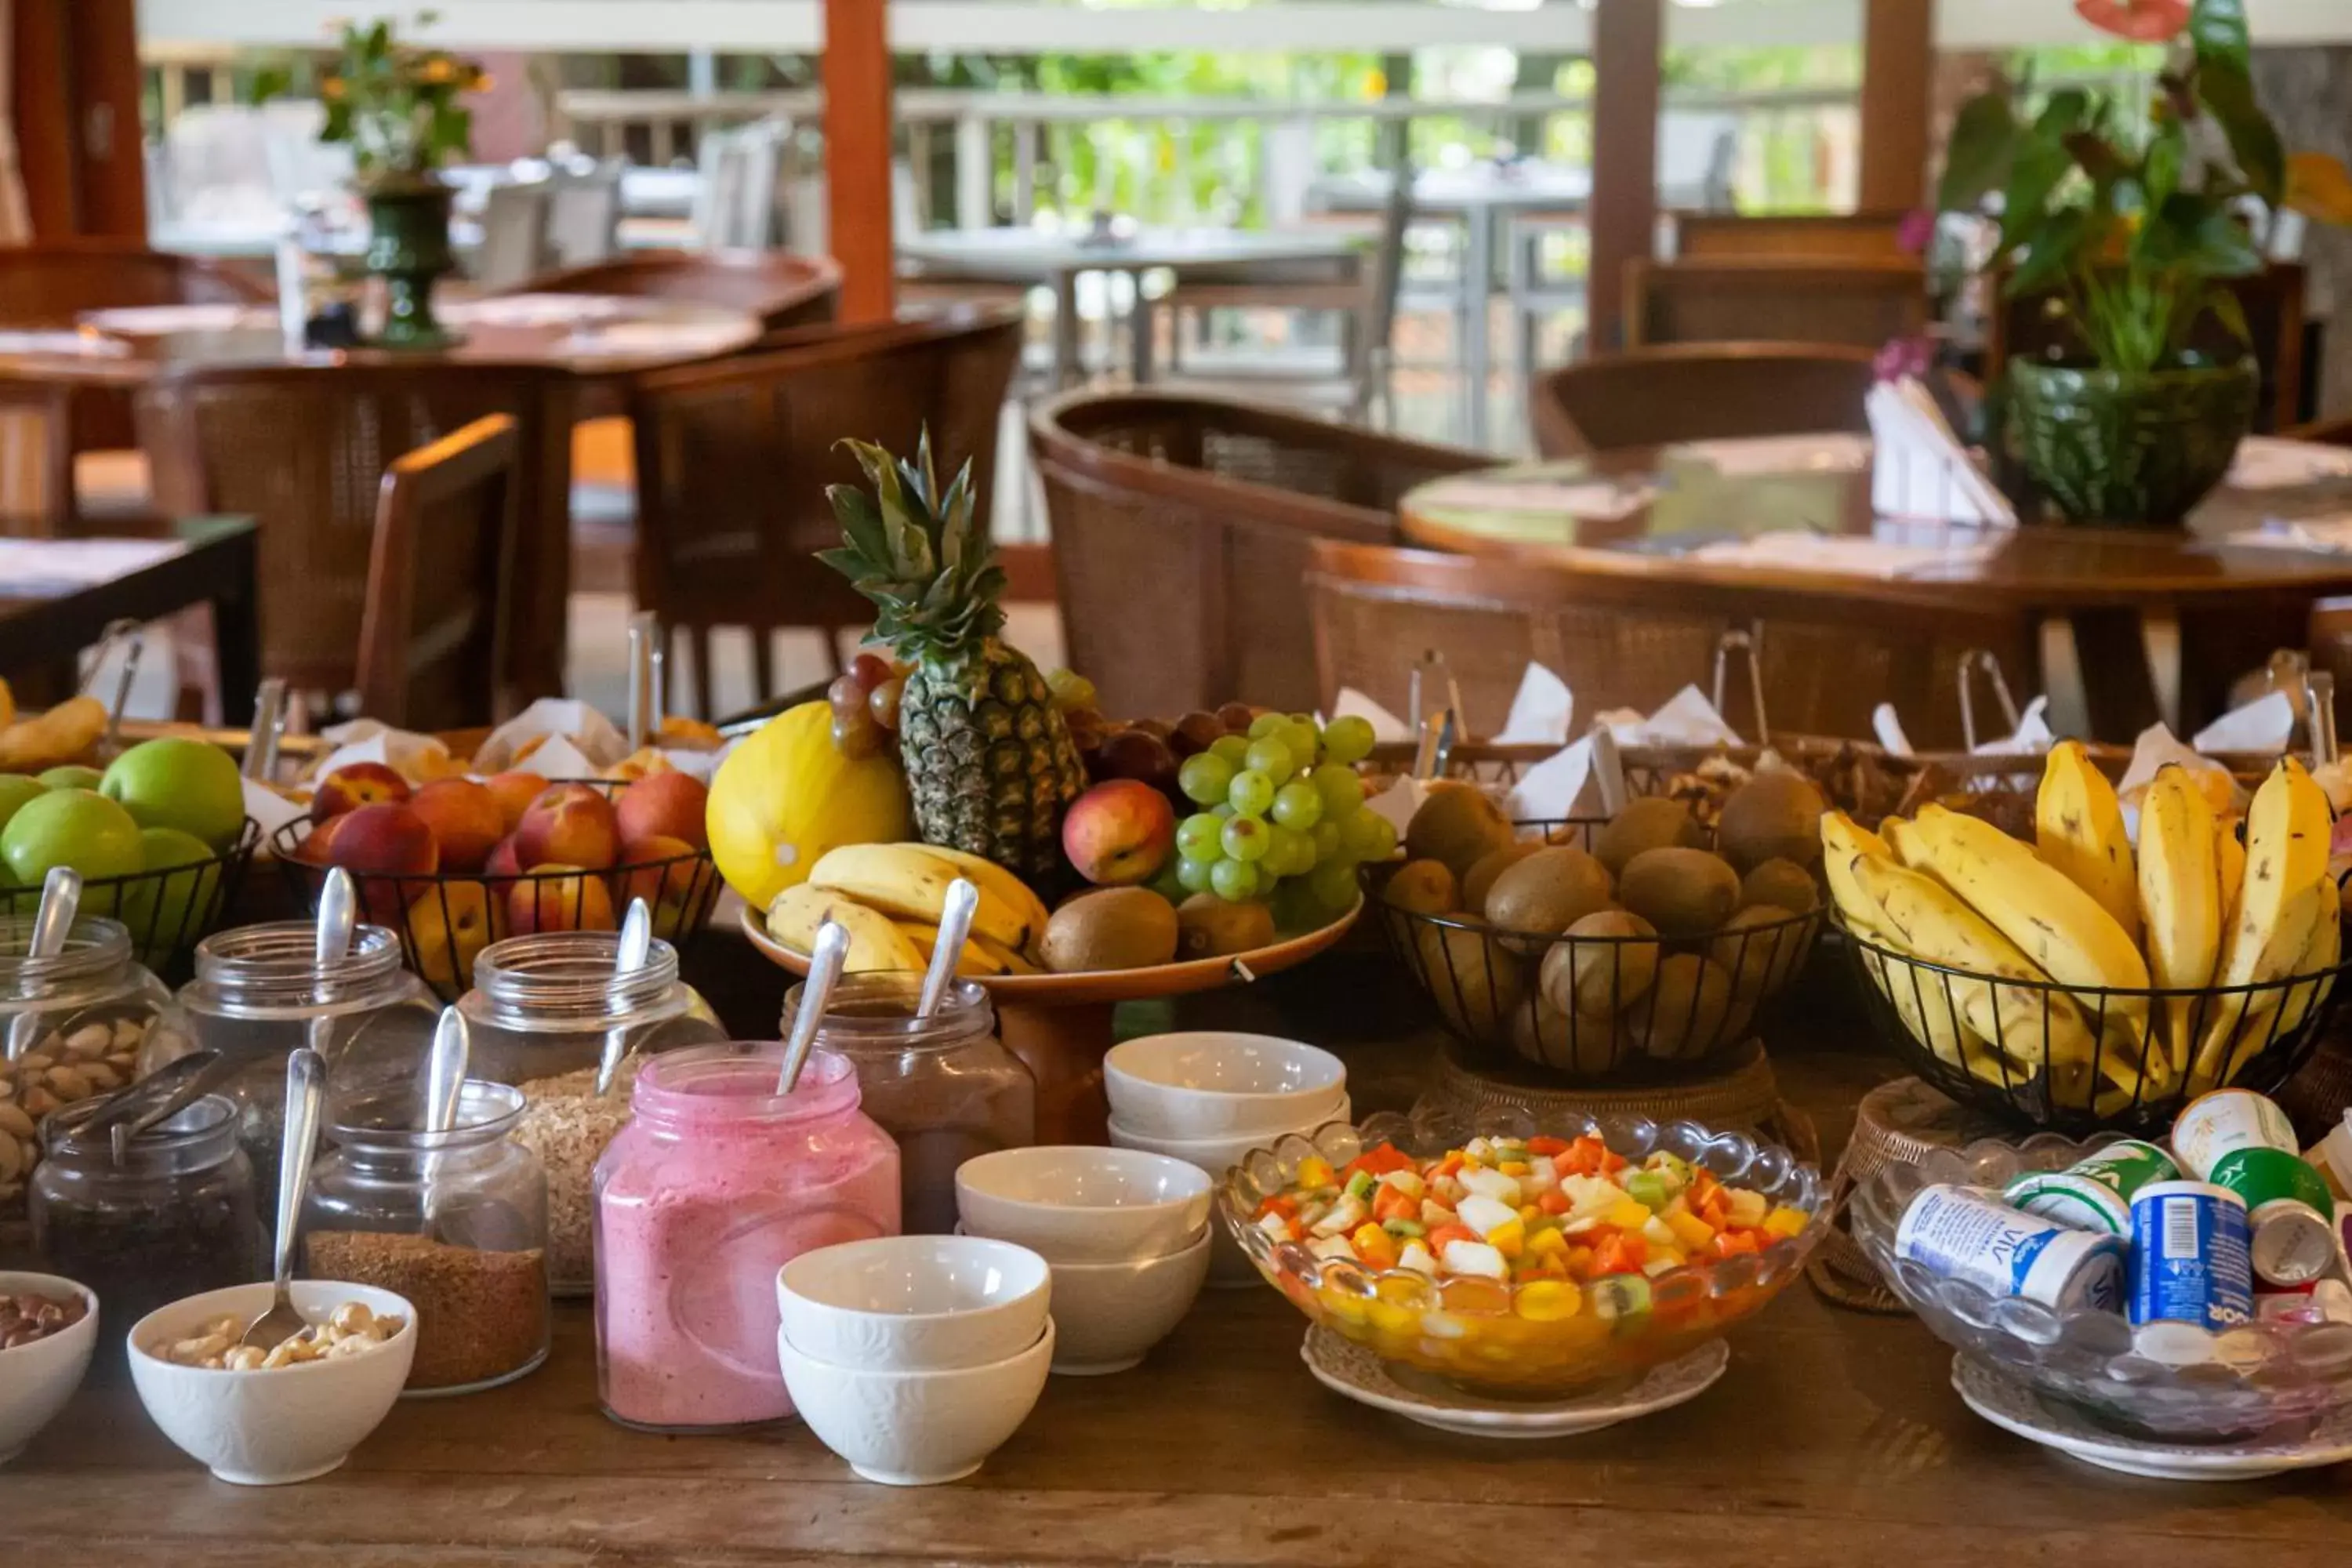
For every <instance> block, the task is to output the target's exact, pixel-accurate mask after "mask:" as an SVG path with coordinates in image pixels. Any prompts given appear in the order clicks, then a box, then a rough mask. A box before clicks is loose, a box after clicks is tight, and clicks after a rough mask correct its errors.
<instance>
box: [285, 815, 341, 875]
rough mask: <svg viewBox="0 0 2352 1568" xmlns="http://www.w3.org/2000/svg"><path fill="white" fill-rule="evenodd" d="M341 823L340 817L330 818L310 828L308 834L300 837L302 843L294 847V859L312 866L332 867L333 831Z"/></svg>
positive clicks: (333, 853) (333, 855)
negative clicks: (304, 861)
mask: <svg viewBox="0 0 2352 1568" xmlns="http://www.w3.org/2000/svg"><path fill="white" fill-rule="evenodd" d="M342 822H343V819H342V818H341V817H340V816H331V817H329V818H327V820H326V821H324V822H321V823H320V824H318V825H317V826H314V827H312V828H311V829H310V832H308V833H306V834H304V835H303V836H302V842H301V843H300V844H299V845H297V846H295V850H294V854H295V858H297V859H299V860H306V861H308V862H310V864H311V865H313V866H331V865H333V864H334V863H335V858H334V857H335V829H336V828H338V827H340V826H342Z"/></svg>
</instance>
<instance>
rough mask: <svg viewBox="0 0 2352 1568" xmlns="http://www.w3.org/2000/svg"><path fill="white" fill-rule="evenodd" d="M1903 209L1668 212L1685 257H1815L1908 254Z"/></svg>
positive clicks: (1896, 257)
mask: <svg viewBox="0 0 2352 1568" xmlns="http://www.w3.org/2000/svg"><path fill="white" fill-rule="evenodd" d="M1907 216H1909V215H1908V214H1906V213H1903V212H1852V213H1775V214H1770V215H1768V216H1748V215H1745V214H1741V213H1731V212H1677V213H1670V214H1668V215H1667V222H1668V223H1669V225H1670V226H1671V227H1672V230H1673V234H1674V255H1675V258H1676V259H1678V260H1684V261H1699V260H1706V259H1711V258H1717V257H1742V256H1748V257H1788V258H1806V259H1811V260H1820V261H1830V260H1849V261H1852V260H1859V261H1872V260H1890V261H1899V260H1903V259H1905V258H1906V257H1908V256H1909V255H1910V254H1911V253H1910V252H1908V251H1906V250H1905V249H1904V247H1903V238H1902V233H1903V224H1904V220H1905V219H1906V217H1907Z"/></svg>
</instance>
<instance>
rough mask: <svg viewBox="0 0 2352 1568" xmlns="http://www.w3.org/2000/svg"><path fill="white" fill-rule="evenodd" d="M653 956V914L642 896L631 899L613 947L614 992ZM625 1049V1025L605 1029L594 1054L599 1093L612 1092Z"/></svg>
mask: <svg viewBox="0 0 2352 1568" xmlns="http://www.w3.org/2000/svg"><path fill="white" fill-rule="evenodd" d="M653 956H654V919H653V915H652V913H651V911H649V910H647V909H646V901H645V900H643V899H631V900H629V912H628V913H627V914H626V915H624V916H623V917H622V918H621V940H620V941H619V942H618V943H616V944H615V945H614V950H613V981H614V987H613V988H614V992H615V993H616V994H615V996H614V1001H613V1011H614V1013H619V1012H620V1011H622V1006H621V1003H620V1000H619V997H618V995H617V993H618V992H619V990H620V988H621V982H623V981H625V980H626V979H628V978H629V976H631V975H633V974H635V973H637V972H638V971H639V970H641V969H643V968H645V966H646V964H648V963H652V962H653ZM628 1049H629V1031H628V1029H627V1028H626V1027H625V1026H614V1027H613V1028H610V1029H607V1030H605V1031H604V1051H603V1052H602V1054H600V1055H599V1056H598V1057H597V1058H596V1092H597V1094H598V1095H599V1096H602V1095H604V1094H607V1093H610V1092H611V1090H612V1088H613V1079H614V1076H615V1075H617V1074H618V1073H619V1072H620V1070H621V1058H623V1057H624V1056H625V1055H627V1054H628Z"/></svg>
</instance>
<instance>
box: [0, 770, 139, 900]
mask: <svg viewBox="0 0 2352 1568" xmlns="http://www.w3.org/2000/svg"><path fill="white" fill-rule="evenodd" d="M0 860H5V861H6V862H7V864H8V872H9V875H11V876H13V877H15V878H16V880H17V881H19V882H22V883H23V884H25V886H26V887H28V888H37V887H39V886H40V885H41V881H42V879H44V878H46V877H47V876H48V874H49V872H50V870H51V869H52V868H55V867H58V866H70V867H72V868H74V869H75V870H77V871H79V872H80V873H81V874H82V877H83V879H85V880H87V881H97V880H100V879H102V878H107V877H128V876H130V875H131V874H132V873H133V872H135V871H138V870H140V869H142V868H144V867H145V865H146V863H147V851H146V846H144V845H143V844H142V843H140V841H139V824H137V823H136V822H133V821H132V820H131V814H130V813H129V812H127V811H125V810H123V809H122V807H121V805H117V804H116V803H115V802H113V801H110V800H109V799H107V798H106V797H105V796H104V795H100V794H99V793H97V792H96V791H95V790H86V789H52V790H49V791H47V792H46V793H45V794H42V795H38V796H37V797H36V798H34V799H32V800H28V801H26V803H25V804H24V805H21V806H18V807H17V808H16V816H12V817H10V818H9V819H8V826H6V827H5V828H0ZM82 907H83V909H84V910H89V908H90V905H89V900H87V899H85V900H83V903H82Z"/></svg>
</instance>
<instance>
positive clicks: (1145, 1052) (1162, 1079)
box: [1103, 1030, 1355, 1285]
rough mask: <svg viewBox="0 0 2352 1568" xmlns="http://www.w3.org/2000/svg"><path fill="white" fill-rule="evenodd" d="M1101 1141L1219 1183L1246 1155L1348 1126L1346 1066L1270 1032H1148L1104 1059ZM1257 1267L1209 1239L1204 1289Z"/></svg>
mask: <svg viewBox="0 0 2352 1568" xmlns="http://www.w3.org/2000/svg"><path fill="white" fill-rule="evenodd" d="M1103 1088H1104V1089H1105V1091H1106V1092H1107V1093H1108V1095H1109V1097H1110V1141H1111V1142H1112V1144H1113V1145H1114V1146H1116V1147H1118V1148H1121V1149H1141V1150H1146V1151H1149V1152H1151V1153H1154V1154H1166V1155H1169V1156H1171V1157H1172V1158H1175V1159H1178V1160H1181V1161H1183V1162H1184V1163H1187V1164H1190V1165H1194V1166H1197V1167H1199V1168H1200V1169H1201V1170H1202V1171H1204V1172H1206V1173H1208V1174H1209V1176H1210V1177H1211V1179H1212V1180H1213V1181H1216V1180H1222V1179H1223V1176H1224V1173H1225V1172H1226V1171H1227V1170H1229V1169H1231V1168H1232V1167H1233V1166H1234V1165H1235V1164H1237V1163H1240V1161H1241V1159H1242V1158H1243V1156H1244V1155H1246V1154H1247V1153H1248V1152H1250V1151H1251V1150H1253V1149H1264V1148H1268V1147H1270V1146H1272V1145H1273V1144H1275V1143H1276V1142H1280V1141H1281V1140H1282V1139H1283V1138H1285V1137H1286V1136H1287V1135H1289V1134H1291V1133H1293V1132H1312V1131H1314V1130H1315V1129H1316V1128H1318V1127H1320V1126H1322V1125H1324V1124H1325V1123H1326V1122H1330V1121H1352V1120H1354V1116H1355V1108H1354V1106H1353V1105H1352V1104H1351V1103H1350V1101H1349V1099H1348V1069H1347V1066H1346V1064H1344V1063H1342V1062H1341V1061H1340V1060H1339V1058H1338V1057H1335V1056H1333V1055H1332V1054H1331V1053H1330V1052H1328V1051H1327V1050H1322V1049H1319V1048H1318V1047H1314V1046H1310V1045H1307V1044H1304V1043H1303V1042H1301V1041H1297V1040H1285V1039H1280V1038H1277V1037H1275V1036H1272V1035H1240V1034H1232V1033H1228V1032H1226V1031H1223V1030H1202V1031H1199V1032H1195V1033H1191V1034H1179V1035H1148V1036H1146V1037H1143V1038H1141V1039H1137V1040H1129V1041H1128V1042H1127V1043H1126V1044H1124V1045H1120V1046H1114V1047H1111V1050H1110V1053H1109V1054H1108V1056H1106V1057H1104V1058H1103ZM1256 1279H1257V1270H1256V1269H1255V1268H1254V1267H1252V1265H1251V1263H1250V1261H1249V1258H1247V1257H1246V1256H1245V1255H1244V1253H1243V1252H1242V1249H1241V1248H1240V1247H1236V1246H1235V1245H1234V1241H1233V1238H1232V1237H1227V1236H1224V1235H1223V1234H1220V1235H1218V1236H1217V1237H1216V1238H1215V1240H1214V1242H1213V1245H1212V1247H1211V1249H1210V1259H1209V1283H1210V1284H1212V1285H1248V1284H1254V1283H1255V1282H1256Z"/></svg>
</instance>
